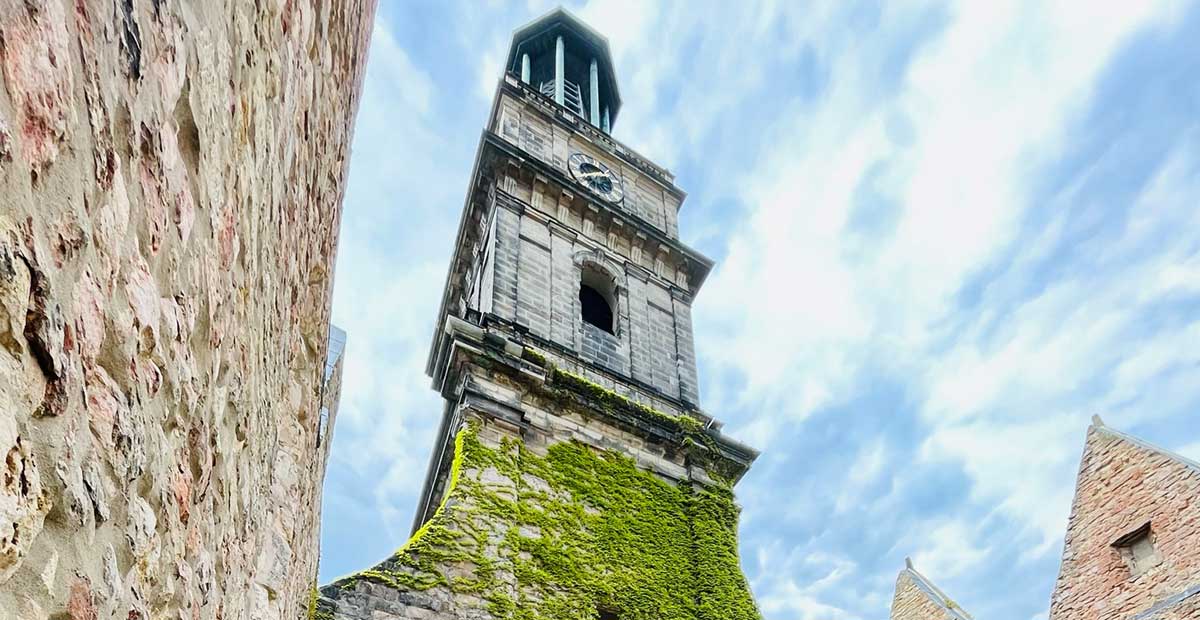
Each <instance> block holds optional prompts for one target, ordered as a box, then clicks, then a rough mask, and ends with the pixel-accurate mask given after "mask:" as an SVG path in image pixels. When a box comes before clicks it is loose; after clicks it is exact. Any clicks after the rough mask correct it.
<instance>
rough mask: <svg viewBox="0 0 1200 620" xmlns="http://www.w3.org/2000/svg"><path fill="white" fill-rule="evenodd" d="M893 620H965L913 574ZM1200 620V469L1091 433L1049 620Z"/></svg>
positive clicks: (904, 580)
mask: <svg viewBox="0 0 1200 620" xmlns="http://www.w3.org/2000/svg"><path fill="white" fill-rule="evenodd" d="M891 618H892V620H929V619H936V620H967V619H969V618H970V616H969V615H967V613H966V612H965V611H963V610H962V608H960V607H959V606H958V604H957V603H954V602H953V601H952V600H951V599H950V598H949V597H947V596H946V595H945V594H943V593H942V591H941V590H939V589H938V588H937V587H936V586H934V585H933V584H932V583H931V582H929V581H928V580H927V579H925V577H923V576H921V574H920V573H918V572H916V570H914V569H913V567H912V563H911V562H909V563H908V566H907V567H906V568H905V569H904V570H903V571H901V572H900V576H899V577H898V578H897V579H896V594H895V597H894V599H893V602H892V614H891ZM1197 619H1200V464H1198V463H1196V462H1194V461H1191V460H1189V459H1187V458H1185V457H1183V456H1180V455H1178V454H1174V453H1172V452H1170V451H1168V450H1164V449H1162V448H1159V447H1157V446H1154V445H1152V444H1149V443H1147V442H1145V441H1142V440H1140V439H1138V438H1136V437H1131V436H1129V435H1126V434H1125V433H1122V432H1120V431H1117V430H1114V429H1112V428H1109V427H1108V426H1105V425H1104V423H1103V422H1102V421H1101V420H1100V419H1099V418H1098V417H1097V418H1094V419H1093V423H1092V425H1091V426H1090V427H1089V428H1088V431H1087V440H1086V442H1085V444H1084V449H1083V459H1082V460H1081V462H1080V464H1079V477H1078V480H1077V482H1076V487H1075V500H1074V503H1073V506H1072V509H1071V517H1070V520H1069V521H1068V524H1067V534H1066V539H1065V542H1064V544H1063V556H1062V566H1061V568H1060V569H1059V575H1058V582H1057V584H1056V585H1055V588H1054V594H1053V596H1052V597H1051V601H1050V620H1197Z"/></svg>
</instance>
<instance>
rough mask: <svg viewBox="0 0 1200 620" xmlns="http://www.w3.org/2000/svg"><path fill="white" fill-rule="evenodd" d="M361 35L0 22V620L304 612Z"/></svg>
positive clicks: (309, 6)
mask: <svg viewBox="0 0 1200 620" xmlns="http://www.w3.org/2000/svg"><path fill="white" fill-rule="evenodd" d="M372 13H373V3H372V2H371V0H345V1H341V2H316V1H308V0H289V1H284V0H276V1H267V2H257V3H252V2H244V1H240V0H227V1H223V2H222V1H215V0H203V1H201V0H194V1H188V2H179V1H175V2H166V1H161V0H116V1H113V0H0V83H2V85H3V86H2V88H0V454H2V455H3V462H2V463H0V467H2V468H3V476H2V479H0V618H4V619H7V618H22V619H24V618H31V619H38V618H46V617H50V616H54V617H55V618H64V617H70V618H72V619H74V620H91V619H93V618H97V617H103V618H109V617H112V618H116V617H119V618H122V619H128V620H136V619H138V618H149V617H155V618H168V617H169V618H176V617H178V618H189V619H191V618H281V617H286V618H292V617H295V615H296V613H298V609H297V605H298V604H299V603H301V602H302V601H304V600H306V599H307V598H308V597H307V596H306V592H307V591H308V589H309V588H310V586H311V585H312V582H313V580H314V577H315V561H316V558H315V546H314V545H312V544H310V541H312V540H314V539H315V530H316V527H317V522H316V514H317V513H316V507H317V506H318V505H319V493H320V477H321V473H322V472H320V471H319V467H318V465H319V464H320V463H321V459H317V458H313V455H314V453H315V450H316V432H317V410H318V404H317V398H318V386H319V382H320V380H321V376H322V372H321V371H322V367H323V364H324V361H325V360H324V348H325V338H326V327H327V322H328V308H329V293H330V286H331V282H330V280H331V274H332V261H333V257H334V249H335V244H336V235H337V228H338V219H339V212H340V203H341V197H342V192H343V184H344V179H345V167H346V160H347V156H348V150H349V140H350V134H351V131H350V128H351V123H352V122H353V118H354V111H355V108H356V105H357V97H358V90H359V87H360V83H361V76H362V70H363V62H364V55H365V51H366V41H367V38H368V35H369V33H370V24H371V21H372ZM306 506H307V507H312V510H303V509H301V510H297V507H306Z"/></svg>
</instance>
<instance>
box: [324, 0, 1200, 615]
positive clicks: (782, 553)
mask: <svg viewBox="0 0 1200 620" xmlns="http://www.w3.org/2000/svg"><path fill="white" fill-rule="evenodd" d="M381 4H382V5H383V6H381V7H380V11H379V16H378V23H377V24H376V26H375V30H374V35H373V40H372V44H371V51H370V64H369V67H368V71H367V78H366V84H365V92H364V93H363V99H362V107H361V109H360V111H359V114H358V124H357V129H356V133H355V141H354V154H353V157H352V160H351V167H350V185H349V190H348V193H347V197H346V203H345V210H344V214H343V220H342V238H341V245H340V247H339V256H338V265H337V284H336V290H335V295H334V297H335V301H334V320H335V322H337V323H338V324H339V325H341V326H342V327H344V328H345V329H346V330H347V331H348V332H349V344H348V352H347V362H346V375H345V376H346V381H345V389H344V392H343V395H342V407H341V414H340V418H339V419H338V421H337V427H336V430H335V441H334V444H333V458H332V461H331V463H330V466H329V472H328V478H327V480H326V484H325V510H324V534H323V549H322V552H323V558H322V565H321V575H322V581H323V582H324V581H328V580H330V579H332V578H334V577H337V576H339V575H342V574H346V573H349V572H352V571H355V570H359V569H361V568H364V567H367V566H369V565H371V564H374V563H375V562H377V561H379V560H381V559H383V558H384V557H386V556H387V555H389V554H390V553H391V552H392V551H394V550H395V549H396V548H398V547H399V546H400V545H401V544H403V542H404V540H405V538H406V537H407V534H408V531H409V526H410V524H411V520H412V511H413V508H414V506H415V503H416V497H417V494H418V493H419V491H420V485H421V481H422V478H423V476H424V473H425V467H426V463H427V460H428V458H429V450H430V447H431V445H432V436H433V432H434V430H435V427H436V424H437V421H438V416H439V415H440V413H441V405H440V403H439V400H438V397H437V395H436V394H435V393H434V392H433V391H432V390H431V389H430V388H429V383H428V379H427V378H426V377H425V374H424V361H425V355H426V353H427V347H428V345H429V339H430V333H431V330H432V329H433V321H434V318H435V314H436V311H437V303H438V300H439V299H440V295H441V287H442V284H443V279H444V277H445V273H446V266H447V262H448V259H449V255H450V250H451V245H452V242H453V237H454V232H455V229H456V226H457V222H458V217H459V213H460V210H461V208H462V205H463V200H464V196H465V195H466V188H467V182H468V175H469V172H470V166H471V164H472V161H473V157H474V153H475V149H476V147H477V145H478V142H479V137H480V131H481V130H482V128H483V125H484V122H485V118H486V115H487V112H488V109H489V106H490V102H491V98H492V93H493V91H494V89H495V85H496V81H497V79H498V78H499V76H500V71H501V63H502V57H503V56H504V54H505V52H506V50H507V46H508V42H509V36H510V35H511V32H512V30H513V29H514V28H515V27H517V26H519V25H521V24H523V23H525V22H526V21H528V20H529V19H532V18H534V17H536V16H538V15H541V14H542V13H544V12H545V11H547V10H549V9H550V8H553V5H551V4H545V3H542V2H528V3H514V4H505V3H501V2H491V3H483V2H478V1H476V0H471V1H464V2H462V3H459V4H458V5H456V4H455V3H452V2H432V1H430V2H415V1H414V2H383V3H381ZM881 4H884V3H878V2H862V3H857V2H849V1H844V0H830V1H828V2H814V3H804V2H796V1H779V2H749V1H747V2H739V3H728V2H708V3H706V2H699V1H696V0H689V1H681V2H673V3H670V2H663V3H651V2H643V1H638V0H629V1H620V0H617V1H613V2H600V1H593V2H588V3H587V4H585V5H575V4H572V5H571V6H570V8H572V9H573V10H574V11H575V12H576V13H577V14H578V15H580V16H581V17H583V18H584V19H585V20H586V21H588V22H589V23H590V24H592V25H593V26H594V27H595V28H596V29H597V30H599V31H600V32H602V33H604V34H605V35H607V36H608V38H609V41H610V44H611V46H612V48H613V53H614V55H615V61H616V64H617V67H616V71H617V77H618V80H619V81H620V84H621V92H622V94H623V95H624V97H625V106H624V108H623V109H622V113H621V118H620V121H619V122H618V123H617V124H616V125H615V127H614V134H615V136H616V137H617V138H618V139H620V140H622V141H623V142H625V143H627V144H629V145H630V146H632V147H634V148H635V149H637V150H638V151H640V152H641V153H642V154H644V155H646V156H648V157H650V158H651V159H653V160H655V161H657V162H659V163H661V164H664V165H666V166H667V167H668V168H670V169H671V170H673V171H674V172H675V173H676V174H677V175H678V183H679V185H680V186H681V187H683V188H684V189H685V190H687V191H688V193H689V198H688V200H687V202H686V203H685V204H684V207H683V211H682V213H681V228H682V233H681V234H682V237H683V239H684V241H685V242H686V243H688V244H690V245H692V246H693V247H696V248H698V249H699V250H700V251H702V252H703V253H705V254H707V255H708V256H710V257H712V258H714V259H715V260H716V261H717V268H716V270H715V272H714V273H713V275H712V276H711V277H710V278H709V280H708V283H707V284H706V285H705V287H704V289H703V290H702V291H701V292H700V295H699V297H698V299H697V302H696V310H695V329H696V341H697V346H698V352H699V356H700V372H701V380H702V386H701V394H702V397H701V398H702V402H703V405H704V409H705V410H706V411H708V412H709V413H711V414H713V415H715V416H717V417H719V418H721V419H723V420H725V421H726V422H727V427H726V429H727V431H728V432H730V433H731V434H732V435H734V436H735V437H738V438H740V439H743V440H745V441H747V442H749V443H751V444H753V445H755V446H757V447H759V448H761V449H762V450H763V455H762V457H761V458H760V459H759V460H758V462H757V463H756V465H755V467H754V469H753V470H752V471H751V472H750V474H749V475H747V477H746V478H745V479H744V480H743V481H742V483H741V484H740V485H739V487H738V492H739V497H740V500H741V502H742V504H743V508H744V510H743V514H742V527H741V555H742V563H743V565H744V567H745V571H746V575H747V576H748V578H749V579H750V582H751V585H752V587H753V590H754V593H755V595H756V597H757V600H758V603H759V605H760V607H761V608H762V611H763V613H764V615H765V616H766V618H768V619H769V620H808V619H812V620H819V619H827V618H829V619H832V618H839V619H850V620H852V619H856V618H863V619H882V618H886V617H887V609H888V605H889V602H890V599H891V594H892V587H893V583H894V580H895V577H896V573H897V571H898V570H900V569H901V568H902V567H903V565H904V557H905V556H912V557H913V559H914V561H915V562H916V565H917V568H918V569H919V570H921V571H922V572H924V573H925V574H926V575H927V576H929V577H930V578H931V579H933V580H934V581H935V582H936V583H938V584H939V585H940V586H942V587H943V589H945V590H946V591H947V592H948V593H949V594H950V595H951V596H952V597H954V598H955V599H957V600H958V601H959V602H960V603H961V604H962V605H963V606H964V607H965V608H966V609H968V610H969V611H971V612H972V613H973V614H974V615H975V616H976V617H977V618H980V619H987V618H992V619H1001V618H1005V619H1016V620H1025V619H1032V618H1044V617H1045V612H1046V610H1047V608H1048V606H1049V597H1050V590H1051V588H1052V587H1053V582H1054V577H1055V575H1056V572H1057V568H1058V562H1059V556H1060V553H1061V549H1062V533H1063V531H1064V528H1065V525H1066V518H1067V514H1068V511H1069V504H1070V499H1071V491H1072V487H1073V484H1074V476H1075V471H1076V467H1077V464H1078V460H1079V456H1080V451H1081V449H1082V443H1083V438H1084V432H1085V429H1086V427H1087V424H1088V420H1089V418H1090V416H1091V415H1092V414H1100V415H1101V416H1103V418H1104V419H1105V421H1106V422H1107V423H1108V424H1109V425H1111V426H1114V427H1116V428H1119V429H1121V430H1125V431H1127V432H1131V433H1133V434H1136V435H1139V436H1141V437H1143V438H1145V439H1147V440H1150V441H1152V442H1155V443H1158V444H1160V445H1162V446H1165V447H1167V448H1171V449H1174V450H1177V451H1179V452H1182V453H1184V454H1187V455H1190V456H1192V457H1200V424H1198V423H1197V413H1198V412H1200V375H1198V371H1200V205H1198V204H1197V203H1198V202H1200V3H1190V4H1189V3H1186V2H1165V3H1154V2H1149V1H1147V2H1112V3H1110V4H1111V6H1104V4H1105V3H1103V2H1088V3H1081V2H1043V1H1029V2H1001V1H995V0H989V1H987V2H973V1H972V2H962V3H958V4H955V3H945V2H919V1H914V2H903V3H901V2H891V3H887V6H886V7H885V8H883V9H881V8H880V6H879V5H881Z"/></svg>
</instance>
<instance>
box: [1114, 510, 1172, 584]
mask: <svg viewBox="0 0 1200 620" xmlns="http://www.w3.org/2000/svg"><path fill="white" fill-rule="evenodd" d="M1113 547H1115V548H1116V549H1117V552H1119V553H1120V554H1121V558H1122V559H1124V560H1125V563H1126V564H1127V565H1128V566H1129V573H1130V575H1131V576H1133V577H1137V576H1138V575H1141V574H1142V573H1144V572H1146V571H1148V570H1150V569H1151V568H1153V567H1155V566H1158V564H1159V563H1160V562H1161V561H1162V560H1161V559H1160V558H1159V557H1158V550H1156V549H1155V548H1154V533H1153V532H1152V531H1151V530H1150V524H1149V523H1147V524H1145V525H1143V526H1141V527H1139V528H1137V529H1136V530H1133V531H1132V532H1129V533H1128V534H1126V535H1124V536H1122V537H1120V538H1118V539H1117V540H1116V541H1115V542H1114V543H1113Z"/></svg>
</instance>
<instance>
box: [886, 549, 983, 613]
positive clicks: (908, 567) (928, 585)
mask: <svg viewBox="0 0 1200 620" xmlns="http://www.w3.org/2000/svg"><path fill="white" fill-rule="evenodd" d="M904 576H907V577H908V578H909V579H911V580H912V582H913V583H914V584H916V586H917V589H918V590H920V591H921V593H922V594H924V595H925V596H926V598H928V599H929V600H930V601H932V602H933V603H934V604H935V605H937V606H939V607H941V608H942V610H944V611H945V612H946V614H947V615H948V616H950V617H951V618H953V619H954V620H974V619H973V618H972V617H971V614H969V613H967V610H965V609H963V608H962V607H959V605H958V603H955V602H954V599H952V598H950V597H949V596H946V593H945V592H942V590H941V589H940V588H938V587H937V586H935V585H933V582H932V581H930V580H929V579H927V578H926V577H925V575H922V574H921V573H919V572H917V569H915V568H913V563H912V560H911V559H910V558H904V570H902V571H900V577H904Z"/></svg>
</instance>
